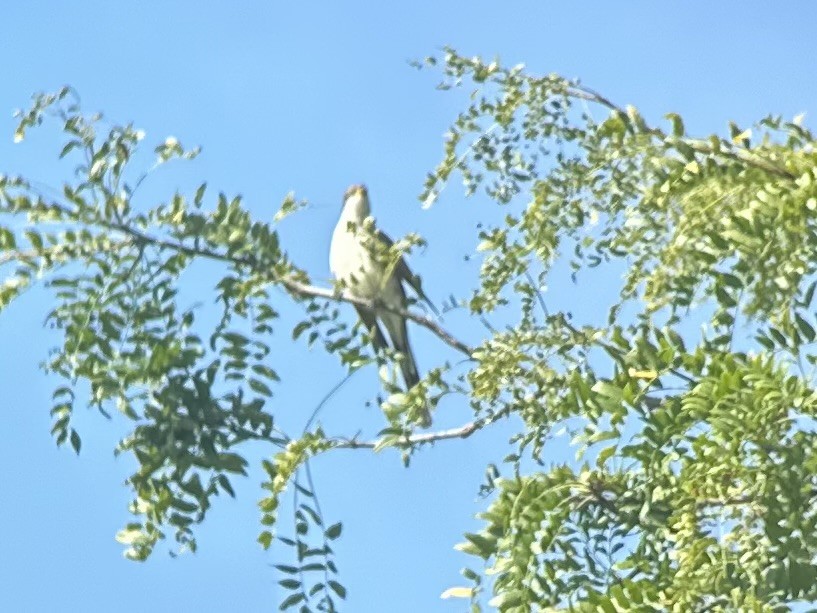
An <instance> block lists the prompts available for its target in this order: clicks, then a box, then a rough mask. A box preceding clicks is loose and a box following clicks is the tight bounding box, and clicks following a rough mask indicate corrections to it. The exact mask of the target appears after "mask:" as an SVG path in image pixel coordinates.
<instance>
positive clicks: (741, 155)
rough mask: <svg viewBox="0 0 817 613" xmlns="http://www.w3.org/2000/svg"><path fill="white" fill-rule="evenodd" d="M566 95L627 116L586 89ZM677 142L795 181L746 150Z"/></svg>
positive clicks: (653, 132) (652, 130)
mask: <svg viewBox="0 0 817 613" xmlns="http://www.w3.org/2000/svg"><path fill="white" fill-rule="evenodd" d="M567 95H568V96H571V97H573V98H578V99H579V100H587V101H588V102H595V103H596V104H600V105H601V106H603V107H606V108H608V109H610V110H611V111H617V112H618V113H621V114H623V115H627V111H626V110H625V109H623V108H622V107H620V106H618V105H617V104H615V103H613V102H612V101H611V100H610V99H609V98H606V97H604V96H602V95H601V94H600V93H598V92H597V91H595V90H593V89H590V88H588V87H583V86H579V85H571V86H569V87H568V88H567ZM647 132H648V133H649V134H651V135H653V136H655V137H657V138H660V139H661V140H664V141H667V139H668V137H667V135H666V134H664V132H663V131H662V130H660V129H659V128H653V127H649V126H648V129H647ZM679 140H682V141H683V142H684V144H686V145H687V146H689V147H691V148H692V149H693V150H694V151H696V152H698V153H702V154H705V155H723V156H724V157H728V158H731V159H733V160H737V161H739V162H742V163H744V164H748V165H749V166H754V167H755V168H759V169H760V170H763V171H765V172H768V173H770V174H773V175H777V176H778V177H782V178H784V179H789V180H791V181H793V180H795V179H797V176H796V175H794V174H793V173H791V172H789V171H788V170H786V169H785V168H782V167H780V166H777V165H776V164H774V163H772V162H770V161H769V160H767V159H765V158H763V157H761V156H759V155H758V154H756V153H754V152H752V151H749V150H746V149H734V148H730V149H727V150H724V149H721V148H716V147H715V146H714V145H713V144H712V143H710V142H709V141H706V140H700V139H691V138H684V139H679Z"/></svg>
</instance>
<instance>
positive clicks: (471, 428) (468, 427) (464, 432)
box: [333, 410, 509, 449]
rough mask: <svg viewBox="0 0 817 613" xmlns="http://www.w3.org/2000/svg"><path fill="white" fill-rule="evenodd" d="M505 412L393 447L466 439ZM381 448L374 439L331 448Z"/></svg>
mask: <svg viewBox="0 0 817 613" xmlns="http://www.w3.org/2000/svg"><path fill="white" fill-rule="evenodd" d="M508 413H509V412H508V411H507V410H502V411H499V412H498V413H495V414H494V415H492V416H490V417H484V418H482V419H475V420H474V421H469V422H468V423H467V424H465V425H463V426H460V427H459V428H450V429H448V430H438V431H437V432H426V433H425V434H412V435H411V436H407V437H406V438H405V439H403V441H402V442H401V443H400V444H398V445H395V446H396V447H398V448H406V447H413V446H415V445H421V444H423V443H434V442H436V441H444V440H447V439H452V438H468V437H469V436H471V435H472V434H474V432H477V431H478V430H482V429H483V428H484V427H485V426H487V425H489V424H492V423H493V422H495V421H497V420H499V418H500V417H505V416H506V415H508ZM380 446H382V439H375V440H371V441H359V440H357V439H335V442H334V444H333V448H336V449H376V448H377V447H380Z"/></svg>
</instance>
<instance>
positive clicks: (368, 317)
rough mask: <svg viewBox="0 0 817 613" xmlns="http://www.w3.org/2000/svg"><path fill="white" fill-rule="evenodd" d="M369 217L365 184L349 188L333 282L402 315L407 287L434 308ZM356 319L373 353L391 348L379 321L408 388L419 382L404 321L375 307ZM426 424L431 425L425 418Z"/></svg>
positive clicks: (332, 253) (335, 240)
mask: <svg viewBox="0 0 817 613" xmlns="http://www.w3.org/2000/svg"><path fill="white" fill-rule="evenodd" d="M370 215H371V205H370V203H369V193H368V191H367V190H366V186H365V185H352V186H351V187H350V188H349V189H347V190H346V194H345V195H344V197H343V208H342V210H341V213H340V219H339V220H338V224H337V226H335V231H334V232H333V234H332V244H331V247H330V249H329V268H330V269H331V271H332V274H333V275H334V276H335V279H337V280H338V281H340V282H341V283H343V285H344V286H345V287H346V289H347V290H348V291H349V293H350V294H351V295H353V296H355V297H357V298H363V299H366V300H372V301H377V302H379V303H381V304H383V305H385V306H388V307H391V308H397V309H402V310H405V309H406V307H407V304H408V302H407V299H406V292H405V290H404V288H403V283H406V284H408V285H409V286H410V287H411V288H412V289H413V290H414V292H415V293H416V294H417V296H418V297H419V298H422V299H423V300H425V301H426V302H428V303H429V305H431V308H432V309H433V308H434V306H433V305H432V304H431V301H430V300H429V299H428V297H427V296H426V295H425V293H424V292H423V289H422V286H421V285H420V279H419V278H418V277H417V276H415V275H413V274H412V273H411V271H410V270H409V267H408V266H407V265H406V262H405V260H404V259H403V257H402V256H401V257H400V259H399V260H397V262H394V261H393V260H392V261H389V258H388V257H387V252H388V250H389V248H390V247H391V246H392V245H393V244H394V243H393V241H392V240H391V239H390V238H389V237H388V236H386V235H385V234H384V233H383V232H381V231H380V230H378V229H377V228H376V227H375V226H374V224H373V220H370V221H369V222H366V218H367V217H369V216H370ZM355 309H356V310H357V313H358V316H359V317H360V320H361V321H362V322H363V324H364V325H365V326H366V329H367V330H369V332H370V333H371V335H372V341H373V343H374V346H375V348H376V349H385V348H387V347H388V346H389V343H388V342H387V340H386V337H385V336H384V335H383V331H382V330H381V328H380V325H379V323H378V322H382V324H383V326H384V327H385V329H386V333H387V334H388V338H389V340H390V341H391V348H392V349H394V350H395V351H397V352H399V353H400V354H402V359H401V360H400V370H401V372H402V374H403V380H404V381H405V383H406V389H411V388H412V387H414V386H415V385H416V384H417V382H418V381H419V380H420V375H419V373H418V372H417V362H416V361H415V359H414V353H413V352H412V351H411V345H410V344H409V339H408V330H407V328H406V318H405V317H403V316H402V315H399V314H397V313H394V312H392V311H389V310H386V309H383V308H379V309H375V310H374V311H372V310H370V309H366V308H364V307H361V306H358V305H355ZM424 421H425V423H424V425H428V424H429V423H430V417H429V416H428V415H426V417H425V420H424Z"/></svg>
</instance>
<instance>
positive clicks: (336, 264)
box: [329, 222, 397, 302]
mask: <svg viewBox="0 0 817 613" xmlns="http://www.w3.org/2000/svg"><path fill="white" fill-rule="evenodd" d="M329 268H330V269H331V271H332V274H333V275H334V277H335V278H336V279H337V280H338V281H342V282H343V283H345V285H346V287H347V288H348V289H349V291H350V292H351V293H352V294H353V295H355V296H358V297H360V298H366V299H375V298H377V299H380V300H386V301H387V302H392V301H391V300H388V298H389V297H391V295H392V293H393V292H392V291H388V290H390V289H393V288H391V287H390V286H391V285H392V284H394V283H397V280H396V279H395V278H394V275H393V274H389V275H388V278H385V276H386V271H385V267H384V266H383V264H381V263H379V262H377V261H376V260H375V259H374V258H373V257H372V254H371V253H370V252H369V250H368V249H367V248H366V247H365V246H364V245H363V244H362V242H361V240H360V238H359V237H357V236H355V233H354V232H353V231H350V230H349V228H348V224H345V223H342V222H341V223H339V224H338V225H337V227H336V228H335V231H334V233H333V234H332V245H331V247H330V250H329Z"/></svg>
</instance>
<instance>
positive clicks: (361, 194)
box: [343, 185, 371, 221]
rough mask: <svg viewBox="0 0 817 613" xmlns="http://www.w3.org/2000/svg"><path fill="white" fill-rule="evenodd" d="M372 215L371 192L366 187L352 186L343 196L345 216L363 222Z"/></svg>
mask: <svg viewBox="0 0 817 613" xmlns="http://www.w3.org/2000/svg"><path fill="white" fill-rule="evenodd" d="M370 214H371V207H370V206H369V192H368V191H367V190H366V186H365V185H352V186H351V187H350V188H349V189H347V190H346V193H345V194H344V195H343V215H344V216H345V217H349V218H351V219H354V220H356V221H363V220H364V219H366V218H367V217H368V216H369V215H370Z"/></svg>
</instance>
